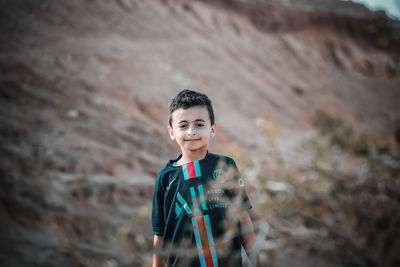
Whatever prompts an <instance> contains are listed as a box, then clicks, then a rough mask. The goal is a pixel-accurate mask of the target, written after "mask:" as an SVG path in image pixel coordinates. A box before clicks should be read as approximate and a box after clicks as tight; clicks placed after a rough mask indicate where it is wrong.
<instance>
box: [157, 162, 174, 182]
mask: <svg viewBox="0 0 400 267" xmlns="http://www.w3.org/2000/svg"><path fill="white" fill-rule="evenodd" d="M175 171H176V168H174V167H173V166H172V165H171V160H170V161H168V162H167V163H166V164H165V165H164V166H163V167H162V168H161V169H160V170H159V171H158V173H157V181H156V183H164V180H168V177H169V176H170V175H171V174H172V173H174V172H175Z"/></svg>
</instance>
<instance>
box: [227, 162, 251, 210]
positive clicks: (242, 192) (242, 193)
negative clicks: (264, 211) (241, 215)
mask: <svg viewBox="0 0 400 267" xmlns="http://www.w3.org/2000/svg"><path fill="white" fill-rule="evenodd" d="M228 159H229V165H232V166H233V167H234V168H235V176H234V183H236V186H235V196H237V197H240V198H241V203H240V204H241V205H240V207H241V210H248V209H251V208H252V207H253V206H252V205H251V202H250V199H249V196H248V195H247V191H246V184H245V180H244V179H243V178H242V176H241V175H240V172H239V169H238V167H237V166H236V163H235V161H234V160H233V159H232V158H228Z"/></svg>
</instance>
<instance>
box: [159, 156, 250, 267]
mask: <svg viewBox="0 0 400 267" xmlns="http://www.w3.org/2000/svg"><path fill="white" fill-rule="evenodd" d="M180 157H181V156H179V157H178V158H176V159H173V160H170V161H169V162H168V163H167V164H166V165H165V166H164V167H163V168H162V169H161V170H160V171H159V173H158V175H157V180H156V184H155V187H154V195H153V210H152V224H153V232H154V234H155V235H162V236H163V252H164V253H165V254H164V255H165V257H166V258H167V265H168V266H201V267H203V266H204V267H209V266H242V259H241V238H240V224H239V215H240V213H241V212H243V211H244V210H247V209H250V208H251V204H250V201H249V199H248V196H247V193H246V190H245V186H244V181H243V179H242V178H241V177H240V174H239V171H238V169H237V167H236V164H235V162H234V160H233V159H232V158H229V157H225V156H219V155H215V154H211V153H208V152H207V155H206V157H205V158H204V159H202V160H199V161H194V162H190V163H187V164H184V165H181V166H175V162H176V161H178V160H179V159H180Z"/></svg>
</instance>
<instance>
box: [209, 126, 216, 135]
mask: <svg viewBox="0 0 400 267" xmlns="http://www.w3.org/2000/svg"><path fill="white" fill-rule="evenodd" d="M216 133H217V124H215V123H214V124H213V125H211V133H210V135H211V137H214V136H215V134H216Z"/></svg>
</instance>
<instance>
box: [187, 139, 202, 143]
mask: <svg viewBox="0 0 400 267" xmlns="http://www.w3.org/2000/svg"><path fill="white" fill-rule="evenodd" d="M185 141H186V142H195V141H200V139H188V140H185Z"/></svg>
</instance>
